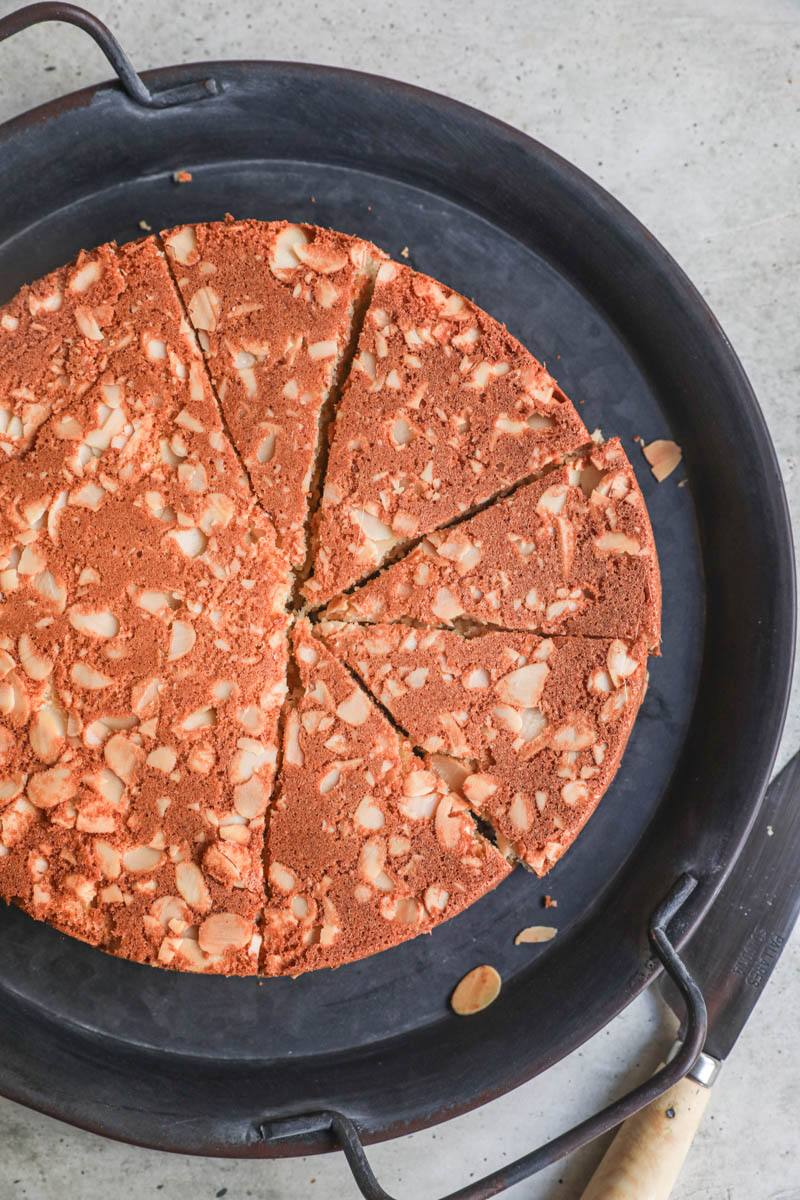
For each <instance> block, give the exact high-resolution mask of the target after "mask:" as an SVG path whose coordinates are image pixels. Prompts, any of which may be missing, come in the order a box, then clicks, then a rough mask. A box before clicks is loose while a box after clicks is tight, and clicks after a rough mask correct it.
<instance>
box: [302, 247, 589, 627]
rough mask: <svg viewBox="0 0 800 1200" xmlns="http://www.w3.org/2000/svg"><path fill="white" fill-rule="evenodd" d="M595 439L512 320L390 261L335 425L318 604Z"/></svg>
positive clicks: (314, 586) (318, 534) (317, 557)
mask: <svg viewBox="0 0 800 1200" xmlns="http://www.w3.org/2000/svg"><path fill="white" fill-rule="evenodd" d="M588 440H589V435H588V434H587V432H586V429H585V428H584V425H583V422H582V421H581V419H580V417H579V416H578V414H577V412H576V411H575V409H574V408H573V406H572V404H571V403H570V402H569V400H568V399H567V398H566V396H565V395H564V394H563V392H561V391H559V389H558V388H557V387H556V384H555V382H554V380H553V379H552V378H551V377H550V375H548V373H547V371H546V370H545V369H544V367H543V366H542V365H541V363H539V362H537V360H536V359H535V358H534V357H533V355H532V354H529V353H528V351H527V350H525V348H524V347H523V346H521V345H520V344H519V342H518V341H516V339H515V338H513V337H512V336H511V334H510V333H509V332H508V330H507V329H506V328H505V327H504V326H503V325H500V324H499V323H498V322H497V321H495V320H494V319H493V318H492V317H490V316H488V315H487V314H486V313H484V312H482V311H481V309H479V308H477V307H476V306H475V305H474V304H471V303H470V302H469V301H468V300H465V299H464V297H463V296H459V295H458V294H457V293H456V292H451V291H449V290H447V289H445V288H444V287H443V286H442V285H441V284H439V283H436V282H435V280H433V279H429V278H428V277H427V276H426V275H420V274H418V273H417V272H416V271H412V270H410V269H409V268H408V267H404V266H400V265H399V264H397V263H384V264H382V266H381V268H380V270H379V271H378V278H377V283H376V285H375V291H374V293H373V296H372V300H371V303H370V306H369V309H368V311H367V315H366V319H365V322H364V326H363V329H362V332H361V337H360V340H359V346H358V354H357V356H356V358H355V360H354V362H353V369H352V371H351V373H350V376H349V378H348V381H347V384H346V386H345V388H344V392H343V395H342V399H341V403H340V404H339V407H338V409H337V412H336V419H335V422H334V425H333V431H332V438H331V448H330V456H329V459H328V467H327V472H326V476H325V487H324V491H323V495H322V502H321V505H320V508H319V511H318V513H317V514H316V516H315V519H314V528H315V536H314V574H313V577H312V578H311V579H310V580H309V581H308V583H307V584H306V588H305V594H306V596H307V598H308V600H309V602H310V603H311V604H312V605H313V606H319V605H320V604H322V603H324V602H325V601H326V600H328V599H330V598H331V597H332V596H333V595H335V594H336V593H337V592H339V591H343V590H344V589H345V588H348V587H350V586H351V585H352V584H354V583H356V582H358V581H359V580H361V579H363V578H364V577H365V576H366V575H368V574H369V573H370V572H371V571H374V570H375V569H376V568H377V567H379V566H380V564H381V563H382V562H383V561H384V559H385V558H386V556H387V555H388V554H390V553H392V552H393V551H396V550H397V549H398V548H399V547H402V546H403V545H405V544H406V543H407V542H409V541H410V540H411V539H414V538H419V537H421V536H422V535H423V534H426V533H429V532H430V531H431V530H433V529H436V528H437V527H439V526H441V525H443V524H444V523H445V522H447V521H451V520H453V519H454V518H455V517H458V516H459V515H460V514H463V513H465V512H467V511H468V510H469V509H471V508H472V507H473V506H475V505H476V504H480V503H483V502H484V501H486V500H487V499H489V498H490V497H492V496H495V495H497V494H498V493H499V492H501V491H502V490H503V489H504V488H508V487H510V486H511V485H513V484H516V483H519V481H520V480H521V479H525V478H526V477H528V476H530V475H532V474H534V473H536V472H538V471H540V470H541V469H542V468H543V467H545V466H546V465H547V464H548V463H550V462H553V461H554V460H556V459H559V458H562V457H563V456H564V455H565V454H567V453H569V452H570V451H572V450H575V449H576V448H577V447H578V446H580V445H582V444H584V443H585V442H587V441H588Z"/></svg>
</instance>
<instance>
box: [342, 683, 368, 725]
mask: <svg viewBox="0 0 800 1200" xmlns="http://www.w3.org/2000/svg"><path fill="white" fill-rule="evenodd" d="M336 713H337V716H339V717H341V719H342V720H343V721H346V722H347V724H348V725H363V724H364V722H365V721H367V720H368V719H369V717H370V714H371V713H372V705H371V704H370V702H369V700H368V699H367V697H366V696H365V694H364V693H363V692H362V690H361V688H356V689H355V691H354V692H353V693H352V695H351V696H349V697H348V698H347V700H343V701H342V703H341V704H340V705H338V707H337V709H336Z"/></svg>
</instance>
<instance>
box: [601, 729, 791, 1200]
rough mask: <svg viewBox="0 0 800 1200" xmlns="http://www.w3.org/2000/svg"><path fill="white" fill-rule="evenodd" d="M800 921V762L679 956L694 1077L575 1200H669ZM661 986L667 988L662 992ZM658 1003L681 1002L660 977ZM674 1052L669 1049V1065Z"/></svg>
mask: <svg viewBox="0 0 800 1200" xmlns="http://www.w3.org/2000/svg"><path fill="white" fill-rule="evenodd" d="M798 913H800V753H798V754H795V756H794V758H793V759H792V760H791V762H790V763H789V764H788V766H786V767H784V769H783V771H781V773H780V775H778V777H777V778H776V779H774V780H773V782H772V783H771V784H770V786H769V788H768V789H767V794H766V796H765V797H764V802H763V804H762V806H761V809H760V810H759V813H758V816H757V818H756V823H755V825H754V827H753V829H752V830H751V833H750V836H749V837H748V839H747V841H746V843H745V845H744V848H743V849H742V852H741V854H740V855H739V857H738V859H737V860H736V863H735V865H734V867H733V870H732V871H731V873H730V875H729V876H728V878H727V879H726V881H725V883H724V884H723V886H722V889H721V891H720V893H719V895H718V896H717V898H716V899H715V901H714V903H713V904H712V906H711V910H710V911H709V913H708V914H707V915H706V917H705V918H704V920H703V921H702V923H701V925H700V928H699V929H698V930H697V932H696V933H695V934H694V936H693V937H692V938H691V939H690V941H689V943H688V945H687V946H685V947H684V948H683V950H682V951H681V956H682V958H683V959H684V962H685V963H686V965H687V966H688V968H689V970H690V972H691V973H692V975H693V976H694V978H695V979H696V980H697V982H698V984H699V985H700V988H701V990H702V992H703V996H704V997H705V1001H706V1005H707V1007H708V1036H707V1037H706V1043H705V1047H704V1049H703V1052H702V1054H701V1055H700V1057H699V1059H698V1060H697V1062H696V1063H695V1065H694V1067H693V1068H692V1070H691V1071H690V1072H689V1074H688V1075H687V1076H686V1078H685V1079H682V1080H681V1081H680V1083H678V1084H676V1085H675V1087H673V1088H671V1089H670V1091H669V1092H667V1093H666V1095H664V1096H660V1097H659V1098H658V1100H654V1101H653V1102H652V1104H649V1105H648V1106H647V1108H644V1109H642V1111H641V1112H638V1113H636V1115H635V1116H633V1117H630V1118H629V1119H628V1120H627V1121H626V1122H625V1124H624V1125H623V1126H622V1127H621V1129H620V1130H619V1133H618V1134H617V1136H616V1137H615V1138H614V1141H613V1142H612V1143H611V1145H610V1147H609V1148H608V1150H607V1151H606V1154H605V1156H604V1158H603V1159H602V1161H601V1163H600V1165H599V1167H598V1168H597V1170H596V1171H595V1173H594V1175H593V1176H592V1179H591V1181H590V1183H589V1186H588V1187H587V1189H586V1191H585V1192H584V1193H583V1195H582V1197H581V1200H668V1197H669V1195H670V1193H671V1192H672V1188H673V1186H674V1184H675V1181H676V1179H677V1178H678V1175H679V1174H680V1170H681V1167H682V1166H683V1163H684V1161H685V1159H686V1155H687V1154H688V1153H689V1149H690V1147H691V1144H692V1141H693V1139H694V1135H695V1133H696V1132H697V1130H698V1128H699V1125H700V1120H701V1118H702V1115H703V1112H704V1110H705V1107H706V1104H707V1103H708V1098H709V1095H710V1089H711V1086H712V1084H713V1083H714V1080H715V1079H716V1078H717V1075H718V1074H719V1071H720V1068H721V1066H722V1064H723V1063H724V1062H725V1060H726V1058H727V1057H728V1055H729V1054H730V1052H731V1050H732V1049H733V1046H734V1044H735V1042H736V1039H737V1038H738V1036H739V1034H740V1033H741V1032H742V1030H743V1029H744V1026H745V1024H746V1023H747V1019H748V1017H749V1016H750V1014H751V1012H752V1011H753V1009H754V1008H755V1006H756V1004H757V1003H758V1000H759V997H760V996H761V993H762V992H763V990H764V986H765V984H766V982H767V980H768V979H769V977H770V975H771V974H772V972H773V970H774V968H775V964H776V962H777V961H778V959H779V958H780V955H781V951H782V950H783V948H784V946H785V945H786V943H787V941H788V939H789V935H790V934H791V932H792V928H793V927H794V923H795V921H796V920H797V916H798ZM664 981H666V982H664ZM662 993H663V995H664V998H665V999H666V1001H667V1003H668V1004H669V1006H670V1007H671V1008H672V1009H673V1011H674V1012H675V1013H676V1015H680V1012H681V1010H682V1007H683V1005H682V1002H681V1000H680V999H679V997H678V993H677V991H676V990H675V989H674V988H673V987H672V985H671V984H670V983H669V981H668V980H667V979H666V976H663V977H662ZM679 1046H680V1035H679V1040H678V1042H677V1043H676V1044H675V1046H673V1048H672V1050H671V1052H670V1054H669V1055H668V1059H669V1058H671V1057H672V1056H673V1055H674V1054H675V1053H676V1052H677V1050H678V1047H679Z"/></svg>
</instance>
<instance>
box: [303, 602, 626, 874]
mask: <svg viewBox="0 0 800 1200" xmlns="http://www.w3.org/2000/svg"><path fill="white" fill-rule="evenodd" d="M319 633H320V636H321V637H322V638H323V640H324V642H325V644H326V645H327V646H328V647H329V648H330V649H331V651H332V652H333V653H334V654H336V655H337V656H338V657H340V658H342V659H343V660H344V662H345V663H346V664H347V665H348V667H350V669H351V670H352V671H354V672H355V673H356V675H357V676H358V677H359V678H360V679H361V680H363V682H364V683H365V685H366V686H367V687H368V688H369V689H370V691H371V692H373V693H374V695H375V696H376V697H377V698H378V700H379V701H380V702H381V704H382V705H383V706H384V708H385V709H386V710H387V711H388V712H389V713H391V715H392V717H393V718H394V719H395V721H396V722H397V724H398V726H399V727H400V728H401V729H402V730H403V731H404V732H405V733H406V734H407V735H408V737H409V738H410V739H411V741H412V742H413V743H415V744H416V745H417V746H419V747H421V748H422V749H423V750H426V751H427V752H428V753H429V754H430V755H431V765H432V766H433V767H434V769H435V770H437V771H439V772H441V774H442V775H443V777H444V778H445V779H446V780H447V781H448V783H449V784H450V786H451V787H453V789H454V790H456V791H461V793H462V794H463V795H464V796H465V797H466V798H467V800H468V801H469V803H470V805H471V806H472V807H473V808H474V810H475V811H476V812H478V813H480V815H481V816H483V817H485V818H486V819H487V820H488V821H490V822H491V823H492V825H493V826H494V827H495V829H496V830H497V831H498V833H499V834H501V835H502V837H503V838H504V839H505V842H504V843H503V844H504V845H505V843H507V844H508V846H509V847H510V849H511V851H512V853H513V854H514V855H515V856H516V857H518V858H520V859H521V860H522V861H523V862H524V863H526V864H527V865H528V866H530V867H532V868H533V870H535V871H536V872H537V874H539V875H543V874H544V873H545V871H547V870H548V869H549V868H550V867H551V866H552V864H553V863H554V862H556V861H557V859H559V858H560V857H561V855H562V854H563V853H564V851H565V850H566V849H567V847H568V846H569V845H570V843H571V842H573V841H574V839H575V838H576V837H577V835H578V833H580V831H581V829H582V828H583V826H584V825H585V823H586V821H587V820H588V818H589V817H590V816H591V814H592V812H593V811H594V809H595V807H596V805H597V803H598V801H599V800H600V797H601V796H602V795H603V793H604V792H605V791H606V789H607V788H608V786H609V784H610V782H611V780H612V779H613V778H614V775H615V774H616V771H617V768H618V766H619V763H620V759H621V758H622V754H623V751H624V750H625V745H626V743H627V740H628V736H629V734H630V731H631V728H632V726H633V722H634V720H635V717H636V713H637V712H638V710H639V705H640V703H641V700H642V697H643V695H644V686H645V679H646V669H647V668H646V664H647V647H646V646H645V644H644V642H643V641H639V642H636V643H629V642H626V641H625V640H623V639H621V638H615V639H613V640H612V639H604V638H597V639H595V638H580V637H559V638H540V637H536V636H534V635H532V634H524V633H505V632H503V633H500V632H495V633H489V632H487V633H483V634H479V635H477V636H475V637H471V638H464V637H462V636H460V635H459V634H457V633H452V632H450V631H447V630H442V629H435V630H424V629H410V628H408V627H407V626H405V627H404V626H403V625H375V626H369V627H365V626H361V625H352V624H335V623H323V624H321V625H320V626H319Z"/></svg>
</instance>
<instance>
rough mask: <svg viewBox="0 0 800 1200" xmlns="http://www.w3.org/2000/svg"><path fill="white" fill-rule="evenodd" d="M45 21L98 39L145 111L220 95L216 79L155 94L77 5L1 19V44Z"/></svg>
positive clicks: (43, 7) (32, 8)
mask: <svg viewBox="0 0 800 1200" xmlns="http://www.w3.org/2000/svg"><path fill="white" fill-rule="evenodd" d="M43 21H65V22H66V23H67V24H69V25H77V27H78V29H82V30H83V31H84V33H88V34H89V36H90V37H92V38H94V40H95V41H96V42H97V44H98V46H99V47H100V49H101V50H102V51H103V54H105V56H106V58H107V59H108V61H109V62H110V63H111V65H112V67H113V68H114V70H115V71H116V73H117V75H118V76H119V81H120V83H121V84H122V86H123V87H124V89H125V91H126V92H127V93H128V95H129V96H130V98H131V100H134V101H135V102H136V103H137V104H141V105H142V107H143V108H173V107H174V106H175V105H176V104H189V103H191V102H192V101H194V100H204V99H206V98H207V97H209V96H216V95H217V94H218V93H219V91H220V87H219V84H218V83H217V81H216V80H215V79H203V80H199V79H198V80H193V81H192V82H190V83H183V84H181V85H180V86H179V87H173V88H167V89H165V90H164V91H162V92H151V91H150V89H149V88H148V87H147V86H146V84H145V83H144V81H143V80H142V77H141V76H140V75H139V74H138V73H137V71H136V70H135V68H134V66H133V63H132V62H131V60H130V59H129V58H128V56H127V54H126V53H125V51H124V50H123V49H122V46H120V44H119V42H118V41H117V39H116V38H115V37H114V35H113V33H112V32H111V30H110V29H109V28H108V26H107V25H104V24H103V22H102V21H101V20H100V19H99V18H98V17H96V16H95V15H94V13H90V12H87V11H86V9H85V8H79V7H78V5H77V4H61V3H58V2H56V3H42V4H28V5H26V6H25V7H24V8H18V9H17V10H16V11H15V12H12V13H9V14H8V16H7V17H3V18H0V42H2V41H4V40H5V38H9V37H13V35H14V34H15V33H19V32H20V31H21V30H23V29H28V28H29V27H30V26H31V25H39V24H41V23H42V22H43Z"/></svg>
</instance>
